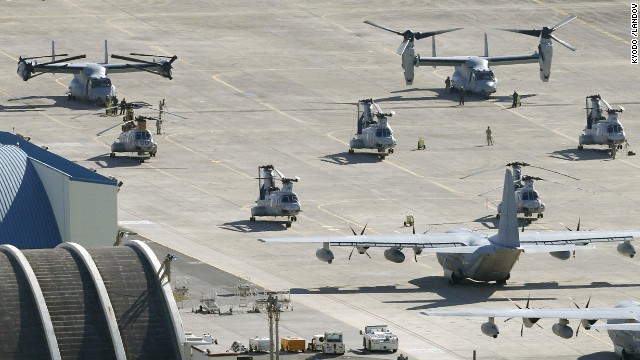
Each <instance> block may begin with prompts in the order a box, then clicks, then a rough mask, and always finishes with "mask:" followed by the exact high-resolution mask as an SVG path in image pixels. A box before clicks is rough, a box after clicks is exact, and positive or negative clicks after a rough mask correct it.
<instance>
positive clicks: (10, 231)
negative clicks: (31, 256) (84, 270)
mask: <svg viewBox="0 0 640 360" xmlns="http://www.w3.org/2000/svg"><path fill="white" fill-rule="evenodd" d="M61 242H62V239H61V237H60V231H59V230H58V224H57V222H56V218H55V215H54V213H53V209H52V208H51V203H50V202H49V198H48V196H47V193H46V191H45V189H44V186H43V185H42V182H41V181H40V177H39V176H38V173H37V171H36V169H35V167H34V166H33V164H32V163H31V161H30V160H29V158H28V157H27V154H26V153H25V152H24V151H21V149H19V148H18V147H17V146H0V243H1V244H11V245H14V246H16V247H18V248H20V249H35V248H52V247H55V246H56V245H58V244H60V243H61Z"/></svg>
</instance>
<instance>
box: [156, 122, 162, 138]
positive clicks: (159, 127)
mask: <svg viewBox="0 0 640 360" xmlns="http://www.w3.org/2000/svg"><path fill="white" fill-rule="evenodd" d="M156 135H162V120H160V118H158V119H156Z"/></svg>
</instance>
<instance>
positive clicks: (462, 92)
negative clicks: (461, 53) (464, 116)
mask: <svg viewBox="0 0 640 360" xmlns="http://www.w3.org/2000/svg"><path fill="white" fill-rule="evenodd" d="M444 86H445V89H444V93H445V94H448V93H450V92H451V78H450V77H449V76H447V78H446V79H445V80H444ZM466 94H467V91H466V90H465V89H464V86H461V87H460V89H458V105H464V97H465V95H466Z"/></svg>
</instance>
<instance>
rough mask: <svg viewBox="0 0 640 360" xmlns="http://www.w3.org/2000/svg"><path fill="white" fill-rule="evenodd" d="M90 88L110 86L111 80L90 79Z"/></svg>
mask: <svg viewBox="0 0 640 360" xmlns="http://www.w3.org/2000/svg"><path fill="white" fill-rule="evenodd" d="M91 87H92V88H108V87H111V80H110V79H109V78H99V79H91Z"/></svg>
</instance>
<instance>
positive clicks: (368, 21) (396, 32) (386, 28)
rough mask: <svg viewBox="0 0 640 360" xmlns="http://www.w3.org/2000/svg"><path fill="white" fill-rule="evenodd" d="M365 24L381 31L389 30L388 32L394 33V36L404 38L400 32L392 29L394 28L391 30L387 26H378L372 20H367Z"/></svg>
mask: <svg viewBox="0 0 640 360" xmlns="http://www.w3.org/2000/svg"><path fill="white" fill-rule="evenodd" d="M364 23H365V24H369V25H371V26H375V27H377V28H379V29H382V30H387V31H390V32H392V33H394V34H398V35H400V36H403V34H402V33H401V32H400V31H398V30H394V29H392V28H389V27H386V26H383V25H378V24H376V23H374V22H373V21H371V20H365V21H364Z"/></svg>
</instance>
